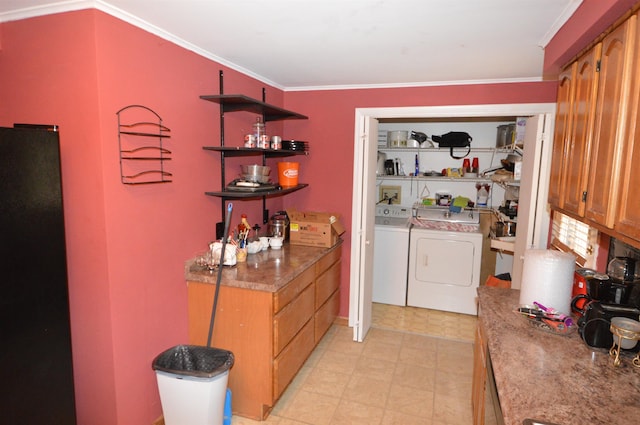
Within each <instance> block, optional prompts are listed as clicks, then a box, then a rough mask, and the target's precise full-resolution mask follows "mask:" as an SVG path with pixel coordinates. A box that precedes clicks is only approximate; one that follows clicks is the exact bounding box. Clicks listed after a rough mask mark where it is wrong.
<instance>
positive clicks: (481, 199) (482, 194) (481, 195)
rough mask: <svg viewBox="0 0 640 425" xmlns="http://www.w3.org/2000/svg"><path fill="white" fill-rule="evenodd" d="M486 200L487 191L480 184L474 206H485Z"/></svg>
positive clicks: (487, 199)
mask: <svg viewBox="0 0 640 425" xmlns="http://www.w3.org/2000/svg"><path fill="white" fill-rule="evenodd" d="M488 201H489V192H488V191H487V189H485V187H484V186H482V187H481V188H480V189H478V198H477V202H476V206H478V207H486V206H487V202H488Z"/></svg>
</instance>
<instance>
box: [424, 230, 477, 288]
mask: <svg viewBox="0 0 640 425" xmlns="http://www.w3.org/2000/svg"><path fill="white" fill-rule="evenodd" d="M415 248H416V250H415V256H416V258H415V259H416V263H415V269H414V272H415V279H416V280H417V281H420V282H431V283H439V284H444V285H456V286H471V285H472V284H473V277H474V276H473V257H474V255H475V245H474V243H473V242H471V241H468V240H456V239H447V240H442V239H440V238H433V237H430V236H421V237H419V238H417V239H416V246H415Z"/></svg>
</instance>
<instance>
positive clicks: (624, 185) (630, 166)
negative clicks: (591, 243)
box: [614, 31, 640, 241]
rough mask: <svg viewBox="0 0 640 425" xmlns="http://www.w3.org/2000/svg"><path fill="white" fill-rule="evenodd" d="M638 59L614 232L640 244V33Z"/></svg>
mask: <svg viewBox="0 0 640 425" xmlns="http://www.w3.org/2000/svg"><path fill="white" fill-rule="evenodd" d="M635 37H636V38H635V43H636V44H635V48H634V49H633V50H634V51H635V56H634V58H633V67H632V73H631V81H632V83H631V84H632V85H631V97H630V99H629V108H630V113H629V114H628V117H627V125H626V131H627V134H626V137H624V140H625V144H624V148H623V150H622V160H621V167H622V170H621V171H622V172H621V176H620V179H621V180H620V183H621V184H620V189H619V193H618V199H619V203H618V214H617V218H616V222H615V225H614V230H616V231H617V232H620V233H623V234H624V235H626V236H628V237H630V238H633V239H635V240H637V241H640V196H638V193H637V192H636V191H637V188H640V52H639V51H638V47H639V46H640V31H636V36H635Z"/></svg>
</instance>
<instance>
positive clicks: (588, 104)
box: [561, 44, 602, 216]
mask: <svg viewBox="0 0 640 425" xmlns="http://www.w3.org/2000/svg"><path fill="white" fill-rule="evenodd" d="M601 49H602V45H601V44H597V45H596V46H595V47H594V48H592V49H591V50H589V51H588V52H587V53H586V54H585V55H583V56H582V57H580V58H579V59H578V60H577V61H576V63H575V70H576V72H575V78H574V92H573V102H572V106H571V119H570V131H569V137H568V139H567V145H566V146H567V149H566V152H565V159H566V161H565V163H564V164H563V173H564V176H565V183H564V190H563V202H562V206H561V207H562V208H563V209H564V210H565V211H568V212H571V213H574V214H576V215H579V216H583V215H584V212H585V198H586V191H587V182H588V179H587V177H588V172H589V157H590V149H591V137H592V134H593V125H594V118H595V107H596V93H597V87H598V72H597V69H598V61H599V60H600V55H601ZM574 158H582V160H578V161H576V160H574Z"/></svg>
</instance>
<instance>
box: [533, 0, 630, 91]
mask: <svg viewBox="0 0 640 425" xmlns="http://www.w3.org/2000/svg"><path fill="white" fill-rule="evenodd" d="M637 2H638V0H583V2H582V4H581V5H580V6H579V7H578V9H576V11H575V12H574V14H573V16H572V17H571V19H569V20H568V21H567V22H566V23H565V24H564V25H563V26H562V28H560V30H559V31H558V32H557V33H556V35H555V36H554V37H553V38H552V39H551V41H550V42H549V44H548V45H547V46H546V48H545V49H544V74H545V76H546V77H548V78H551V79H555V78H556V76H557V75H558V72H559V71H560V69H561V68H562V67H563V66H564V65H566V64H568V63H569V62H570V61H571V59H572V58H573V57H575V56H576V55H577V54H578V53H579V52H580V51H581V50H582V49H584V48H585V47H587V46H588V45H589V44H590V43H591V42H592V41H593V40H595V39H596V38H597V37H598V36H600V34H602V33H603V32H604V31H605V30H606V29H607V27H609V26H610V25H611V24H613V23H614V22H615V20H616V19H618V18H619V17H620V16H622V15H624V14H625V12H627V11H628V10H629V9H631V7H632V6H633V5H634V4H635V3H637Z"/></svg>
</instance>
